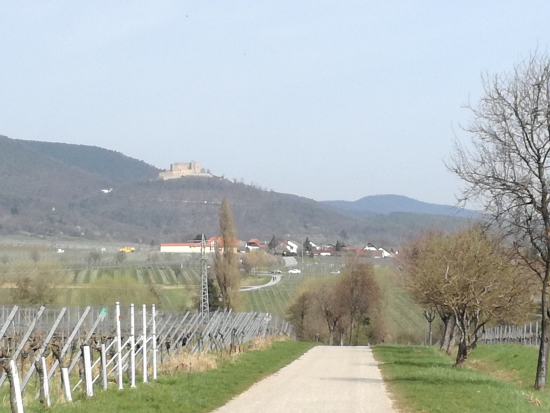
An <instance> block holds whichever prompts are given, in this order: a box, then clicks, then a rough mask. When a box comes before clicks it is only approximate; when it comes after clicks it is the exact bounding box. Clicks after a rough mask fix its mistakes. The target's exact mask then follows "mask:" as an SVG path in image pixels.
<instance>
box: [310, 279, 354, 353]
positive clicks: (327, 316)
mask: <svg viewBox="0 0 550 413" xmlns="http://www.w3.org/2000/svg"><path fill="white" fill-rule="evenodd" d="M334 284H335V282H334V280H322V281H321V282H320V284H319V286H318V288H317V289H316V291H315V292H314V299H315V301H316V302H317V305H318V306H319V307H318V308H319V310H320V313H321V315H322V317H323V318H324V320H325V322H326V324H327V327H328V332H329V339H328V345H329V346H331V345H332V344H333V343H334V333H335V332H336V329H337V327H338V324H339V323H340V319H341V318H342V317H345V316H346V315H347V314H346V309H345V308H344V307H343V306H342V305H341V301H340V300H338V299H337V296H336V294H334V291H333V290H334V287H335V286H334Z"/></svg>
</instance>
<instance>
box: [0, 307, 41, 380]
mask: <svg viewBox="0 0 550 413" xmlns="http://www.w3.org/2000/svg"><path fill="white" fill-rule="evenodd" d="M45 309H46V307H44V306H41V307H40V309H39V310H38V313H37V314H36V317H35V318H34V319H33V320H32V322H31V324H30V325H29V327H28V328H27V331H26V333H25V335H24V336H23V338H22V339H21V342H20V343H19V346H17V349H16V350H15V352H14V353H13V356H12V358H11V359H12V360H16V361H17V357H19V354H21V352H22V351H23V348H24V347H25V344H27V341H28V340H29V337H30V336H31V334H32V332H33V331H34V328H35V327H36V323H38V320H40V317H42V314H43V313H44V310H45ZM18 314H21V312H20V311H19V312H18ZM5 380H6V372H4V373H2V376H1V377H0V386H1V385H2V384H3V383H4V381H5ZM17 387H20V385H19V378H18V382H17Z"/></svg>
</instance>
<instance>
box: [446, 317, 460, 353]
mask: <svg viewBox="0 0 550 413" xmlns="http://www.w3.org/2000/svg"><path fill="white" fill-rule="evenodd" d="M450 331H451V338H450V340H449V342H448V343H447V348H446V349H445V353H447V354H449V355H450V354H451V349H452V348H453V347H454V345H455V343H456V336H457V333H458V327H457V326H456V320H455V319H454V317H453V328H451V330H450Z"/></svg>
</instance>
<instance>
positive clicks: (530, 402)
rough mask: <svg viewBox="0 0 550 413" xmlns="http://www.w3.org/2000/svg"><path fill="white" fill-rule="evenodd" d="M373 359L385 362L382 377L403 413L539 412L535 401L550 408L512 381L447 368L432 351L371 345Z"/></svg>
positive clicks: (446, 361)
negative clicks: (372, 347)
mask: <svg viewBox="0 0 550 413" xmlns="http://www.w3.org/2000/svg"><path fill="white" fill-rule="evenodd" d="M494 347H495V346H491V348H490V349H487V351H488V352H491V350H492V349H493V348H494ZM478 350H480V348H478V349H476V350H475V351H474V354H475V353H476V352H478ZM480 353H482V352H481V351H480V352H478V355H480ZM374 354H375V357H376V358H377V360H378V361H380V362H382V363H383V364H382V365H381V369H382V374H383V376H384V378H385V381H386V383H387V385H388V387H389V390H390V391H391V392H392V394H393V396H394V399H395V401H396V404H397V406H398V407H399V408H402V409H403V410H404V411H407V412H422V413H428V412H429V413H439V412H441V413H443V412H445V413H455V412H456V413H470V412H472V413H473V412H476V413H477V412H484V413H485V412H499V413H506V412H510V413H512V412H513V413H523V412H526V413H527V412H540V411H541V408H540V406H539V405H538V403H537V400H538V399H540V401H541V404H542V406H543V408H546V409H547V408H548V404H547V403H545V400H544V399H541V398H540V397H541V396H546V394H545V393H543V394H539V393H536V394H535V395H533V392H532V391H528V390H527V389H525V388H521V387H518V385H517V384H516V383H514V382H513V381H506V380H500V379H498V378H496V377H493V376H492V375H490V374H487V373H485V372H483V371H478V370H475V369H473V368H469V367H465V368H455V367H451V365H452V360H451V359H450V358H449V357H447V356H446V355H444V354H442V353H440V352H439V351H438V350H436V349H433V348H426V347H420V346H375V347H374ZM478 363H479V362H478ZM519 363H523V362H519ZM528 366H529V367H530V368H533V366H534V364H531V365H528ZM488 370H489V368H488ZM537 398H538V399H537Z"/></svg>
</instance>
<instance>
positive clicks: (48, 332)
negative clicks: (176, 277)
mask: <svg viewBox="0 0 550 413" xmlns="http://www.w3.org/2000/svg"><path fill="white" fill-rule="evenodd" d="M0 326H1V327H0V337H1V340H2V357H1V359H0V365H1V366H2V368H3V369H2V376H1V377H0V386H1V387H0V397H3V398H4V400H5V401H6V399H7V398H10V400H11V406H12V412H18V413H21V412H23V410H24V404H26V405H30V404H36V403H41V404H43V405H44V404H45V405H47V406H50V405H52V404H58V403H61V402H70V401H72V400H73V398H74V397H75V395H76V396H78V395H79V394H85V395H86V396H88V397H92V396H93V394H94V392H96V391H98V390H99V391H101V389H106V388H107V387H109V385H110V383H111V384H113V385H116V386H118V388H119V389H120V390H122V389H124V388H125V387H127V386H128V385H129V387H135V385H136V382H137V381H143V382H147V381H148V380H150V379H153V380H154V379H156V378H157V374H158V373H159V372H162V370H163V364H164V363H166V362H167V361H168V359H169V358H170V357H172V356H174V355H176V354H178V353H180V352H188V353H197V352H211V351H215V352H218V353H224V352H225V353H231V352H235V351H242V350H243V348H244V347H243V346H244V345H245V343H247V342H249V341H251V340H252V339H253V338H254V337H257V336H264V337H265V336H266V335H286V336H290V335H291V334H292V329H291V327H290V325H289V324H288V323H286V322H285V321H281V320H279V319H278V318H277V317H274V316H272V315H270V314H266V313H257V312H252V313H234V312H232V311H217V312H215V313H211V314H210V315H209V317H208V318H205V317H203V316H202V315H201V314H199V313H197V312H189V311H188V312H184V313H179V312H166V311H158V310H157V309H156V308H155V306H154V305H152V306H150V307H147V306H146V305H143V306H139V307H134V305H133V304H131V305H129V306H121V305H119V304H118V303H116V305H115V306H114V308H94V307H90V306H88V307H85V308H78V307H77V308H67V307H63V308H61V309H51V308H46V307H44V306H42V307H40V308H18V307H17V306H14V307H13V308H7V307H2V308H1V311H0ZM6 379H7V380H6ZM55 383H58V385H55ZM78 397H79V396H78ZM37 400H38V401H37ZM3 405H7V403H3Z"/></svg>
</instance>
